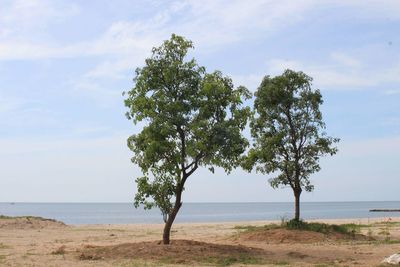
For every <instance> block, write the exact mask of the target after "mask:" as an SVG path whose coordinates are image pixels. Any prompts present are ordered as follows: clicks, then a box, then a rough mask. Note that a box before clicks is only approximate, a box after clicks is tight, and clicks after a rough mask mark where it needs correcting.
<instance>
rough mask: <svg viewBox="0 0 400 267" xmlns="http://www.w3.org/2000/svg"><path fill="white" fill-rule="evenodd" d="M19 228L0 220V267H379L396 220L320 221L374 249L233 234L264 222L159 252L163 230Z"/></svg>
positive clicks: (207, 229) (184, 238) (195, 231)
mask: <svg viewBox="0 0 400 267" xmlns="http://www.w3.org/2000/svg"><path fill="white" fill-rule="evenodd" d="M18 220H19V221H18V222H17V221H15V222H12V221H10V219H8V221H7V220H4V219H1V218H0V266H214V265H229V264H232V266H244V264H245V263H246V266H260V265H261V266H381V265H380V262H381V261H382V260H383V258H384V257H386V256H389V255H391V254H394V253H399V252H400V241H398V240H400V218H392V219H391V220H389V219H388V218H377V219H347V220H323V221H324V222H327V223H334V224H341V223H356V224H369V225H370V227H363V228H362V233H363V234H364V235H365V236H369V237H373V238H374V239H375V240H373V241H368V240H366V239H364V240H341V239H338V240H333V239H318V238H317V239H312V238H315V237H314V236H313V237H312V238H311V237H310V238H311V239H310V240H311V242H302V239H303V238H304V237H302V238H300V240H297V239H290V238H289V239H286V240H285V241H282V242H279V239H278V238H276V239H274V238H272V239H268V238H262V237H259V238H243V236H242V235H241V233H242V232H243V230H239V229H237V226H247V225H253V226H261V225H265V224H269V223H271V221H257V222H227V223H190V224H175V225H174V227H173V230H172V244H171V245H170V246H169V247H165V246H163V245H162V244H160V239H161V233H162V228H163V225H162V224H149V225H144V224H130V225H68V226H66V225H64V224H62V223H59V222H56V221H48V220H44V221H41V220H40V219H38V220H39V221H35V219H30V220H29V222H26V221H24V220H23V219H21V218H20V219H18ZM318 221H321V220H318ZM386 222H389V223H386ZM275 223H279V222H275ZM4 225H7V226H4ZM275 234H276V235H278V236H279V235H283V234H285V233H275ZM306 234H307V233H306ZM311 235H313V234H311ZM387 237H390V241H385V240H384V239H385V238H386V239H387ZM297 238H298V237H297Z"/></svg>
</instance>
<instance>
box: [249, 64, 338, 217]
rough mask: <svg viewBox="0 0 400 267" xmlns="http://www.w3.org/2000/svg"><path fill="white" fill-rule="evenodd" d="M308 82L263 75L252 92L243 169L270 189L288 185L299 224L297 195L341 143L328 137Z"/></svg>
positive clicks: (318, 99) (297, 76)
mask: <svg viewBox="0 0 400 267" xmlns="http://www.w3.org/2000/svg"><path fill="white" fill-rule="evenodd" d="M311 82H312V78H311V77H309V76H307V75H306V74H304V73H303V72H295V71H292V70H286V71H285V72H284V73H283V74H282V75H281V76H276V77H274V78H271V77H269V76H265V77H264V79H263V80H262V82H261V85H260V86H259V87H258V90H257V92H256V94H255V95H256V99H255V102H254V112H255V113H256V115H255V117H253V119H252V121H251V123H250V127H251V135H252V137H253V138H254V145H253V147H252V148H251V149H250V151H249V153H248V155H247V156H246V157H245V158H244V161H243V167H244V168H245V169H247V170H248V171H250V170H251V169H253V167H254V166H256V170H257V171H258V172H261V173H263V174H274V177H273V178H271V179H269V182H270V184H271V186H272V187H273V188H277V187H279V186H284V187H286V186H289V187H291V188H292V190H293V193H294V197H295V220H299V219H300V195H301V193H302V191H303V190H305V191H308V192H310V191H312V190H313V189H314V186H313V185H312V184H311V181H310V176H311V174H313V173H315V172H318V171H319V170H320V169H321V168H320V165H319V159H320V157H321V156H324V155H327V154H328V155H333V154H335V153H336V152H337V148H336V147H333V146H332V145H333V144H334V143H336V142H338V141H339V139H338V138H332V137H329V136H327V135H326V133H325V132H324V130H325V123H324V122H323V120H322V114H321V111H320V109H319V107H320V105H321V104H322V103H323V101H322V96H321V93H320V91H319V90H313V89H312V88H311Z"/></svg>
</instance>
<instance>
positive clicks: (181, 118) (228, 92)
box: [125, 34, 251, 244]
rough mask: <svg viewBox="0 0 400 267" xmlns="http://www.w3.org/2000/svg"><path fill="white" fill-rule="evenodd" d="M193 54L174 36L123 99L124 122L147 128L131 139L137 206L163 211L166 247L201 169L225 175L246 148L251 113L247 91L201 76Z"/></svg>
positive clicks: (150, 60) (217, 77)
mask: <svg viewBox="0 0 400 267" xmlns="http://www.w3.org/2000/svg"><path fill="white" fill-rule="evenodd" d="M192 48H193V45H192V42H191V41H188V40H186V39H185V38H183V37H180V36H177V35H174V34H173V35H172V37H171V38H170V40H167V41H164V43H163V44H162V45H161V46H160V47H157V48H153V49H152V56H151V57H150V58H148V59H146V61H145V66H144V67H143V68H138V69H136V77H135V79H134V82H135V84H134V87H133V88H132V89H131V90H130V91H128V92H127V99H126V100H125V105H126V106H127V107H128V108H129V111H128V112H127V117H128V119H132V120H133V122H134V123H135V124H136V123H137V122H140V121H142V122H144V123H145V126H144V127H143V128H142V130H141V132H140V133H138V134H134V135H132V136H131V137H129V139H128V146H129V148H130V149H131V150H132V151H133V152H134V156H133V158H132V162H133V163H135V164H137V165H139V167H140V168H141V170H142V172H143V177H139V178H137V179H136V183H137V190H138V191H137V194H136V196H135V202H134V203H135V206H136V207H138V206H139V205H140V204H143V205H144V207H145V208H146V209H150V208H153V207H158V208H159V209H160V210H161V213H162V215H163V219H164V222H165V227H164V233H163V243H164V244H169V242H170V230H171V226H172V224H173V222H174V220H175V217H176V215H177V214H178V211H179V209H180V207H181V205H182V192H183V191H184V188H185V183H186V181H187V179H188V178H189V177H190V176H191V175H192V174H193V173H194V172H195V171H196V170H197V169H198V168H199V167H200V166H206V167H208V168H209V169H210V170H211V171H212V172H213V171H214V167H215V166H218V167H222V168H223V169H224V170H225V171H227V172H230V171H231V170H232V168H235V167H236V166H238V165H239V164H240V158H241V154H242V153H243V152H244V151H245V149H246V148H247V146H248V141H247V139H246V138H244V137H243V136H242V133H241V132H242V130H243V129H244V128H245V126H246V123H247V121H248V118H249V116H250V114H251V113H250V108H249V107H244V106H243V103H242V101H243V99H248V98H250V92H249V91H248V90H247V89H246V88H244V87H241V86H240V87H238V88H236V89H235V88H234V86H233V84H232V80H231V79H230V78H229V77H225V76H223V75H222V73H221V72H219V71H215V72H213V73H206V71H205V68H204V67H200V66H198V65H197V63H196V61H195V60H194V59H191V60H185V58H186V55H187V53H188V50H189V49H192Z"/></svg>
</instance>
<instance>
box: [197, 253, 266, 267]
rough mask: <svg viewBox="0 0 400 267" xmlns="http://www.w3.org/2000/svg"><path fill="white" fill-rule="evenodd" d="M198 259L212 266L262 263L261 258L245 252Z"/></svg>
mask: <svg viewBox="0 0 400 267" xmlns="http://www.w3.org/2000/svg"><path fill="white" fill-rule="evenodd" d="M198 261H199V262H201V263H206V264H212V265H213V266H230V265H232V264H244V265H247V264H249V265H250V264H251V265H259V264H263V263H264V261H263V260H262V259H261V258H259V257H254V256H250V255H246V254H239V255H231V256H226V257H208V258H206V259H198Z"/></svg>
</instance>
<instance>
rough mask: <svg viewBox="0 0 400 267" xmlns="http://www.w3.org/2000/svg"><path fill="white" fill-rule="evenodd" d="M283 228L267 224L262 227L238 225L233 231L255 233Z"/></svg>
mask: <svg viewBox="0 0 400 267" xmlns="http://www.w3.org/2000/svg"><path fill="white" fill-rule="evenodd" d="M279 228H282V226H280V225H278V224H274V223H272V224H266V225H262V226H254V225H236V226H235V227H234V228H233V229H236V230H241V231H244V232H254V231H259V230H271V229H279Z"/></svg>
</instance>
